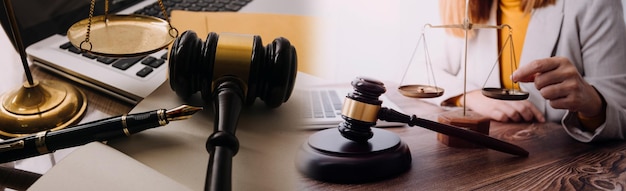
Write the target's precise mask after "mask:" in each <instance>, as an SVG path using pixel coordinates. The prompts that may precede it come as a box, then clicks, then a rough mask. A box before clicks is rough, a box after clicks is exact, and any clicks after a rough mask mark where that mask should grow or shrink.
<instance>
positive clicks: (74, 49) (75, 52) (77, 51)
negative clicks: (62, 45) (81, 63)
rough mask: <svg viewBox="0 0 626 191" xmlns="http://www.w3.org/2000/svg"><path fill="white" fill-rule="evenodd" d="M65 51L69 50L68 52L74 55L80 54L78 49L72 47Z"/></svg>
mask: <svg viewBox="0 0 626 191" xmlns="http://www.w3.org/2000/svg"><path fill="white" fill-rule="evenodd" d="M67 50H69V51H70V52H73V53H74V54H80V52H82V51H81V50H80V49H78V48H76V47H74V46H70V47H69V48H68V49H67Z"/></svg>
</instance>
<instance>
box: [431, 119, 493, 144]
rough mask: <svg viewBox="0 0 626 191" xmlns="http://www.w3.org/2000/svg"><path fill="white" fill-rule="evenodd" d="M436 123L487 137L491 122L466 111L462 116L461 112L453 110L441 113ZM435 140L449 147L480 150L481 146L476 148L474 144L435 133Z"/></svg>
mask: <svg viewBox="0 0 626 191" xmlns="http://www.w3.org/2000/svg"><path fill="white" fill-rule="evenodd" d="M437 121H439V122H440V123H443V124H447V125H452V126H455V127H461V128H467V129H470V130H473V131H476V132H479V133H482V134H485V135H489V124H490V122H491V120H489V118H487V117H484V116H482V115H479V114H477V113H475V112H472V111H466V112H465V115H463V110H455V111H450V112H445V113H442V114H440V115H439V117H438V118H437ZM437 140H439V142H441V143H443V144H445V145H447V146H449V147H456V148H481V146H478V145H476V144H474V143H470V142H468V141H465V140H463V139H460V138H456V137H452V136H448V135H444V134H441V133H437Z"/></svg>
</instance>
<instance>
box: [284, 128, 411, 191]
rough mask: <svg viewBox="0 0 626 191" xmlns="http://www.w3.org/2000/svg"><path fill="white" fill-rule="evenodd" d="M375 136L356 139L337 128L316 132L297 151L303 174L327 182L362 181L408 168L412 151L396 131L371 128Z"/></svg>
mask: <svg viewBox="0 0 626 191" xmlns="http://www.w3.org/2000/svg"><path fill="white" fill-rule="evenodd" d="M372 131H373V133H374V137H372V138H371V139H369V140H368V142H365V143H358V142H354V141H351V140H348V139H346V138H344V137H342V136H341V134H340V133H339V131H338V130H337V129H336V128H333V129H326V130H323V131H320V132H317V133H315V134H313V135H311V137H309V140H308V141H307V143H305V144H304V145H303V146H302V148H301V150H300V151H299V152H298V156H297V160H296V166H297V168H298V170H300V172H302V173H303V174H304V175H306V176H308V177H310V178H313V179H316V180H320V181H326V182H334V183H363V182H372V181H378V180H384V179H387V178H391V177H395V176H397V175H399V174H402V173H404V172H406V171H407V170H409V169H410V168H411V152H410V151H409V147H408V146H407V145H406V144H405V143H404V142H402V141H401V140H400V137H398V135H396V134H394V133H392V132H390V131H387V130H382V129H377V128H372Z"/></svg>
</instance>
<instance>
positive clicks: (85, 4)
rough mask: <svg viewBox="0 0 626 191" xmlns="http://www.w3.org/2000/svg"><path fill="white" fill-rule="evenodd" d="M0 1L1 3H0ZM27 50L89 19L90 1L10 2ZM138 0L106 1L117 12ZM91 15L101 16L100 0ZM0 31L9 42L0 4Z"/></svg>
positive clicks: (4, 13)
mask: <svg viewBox="0 0 626 191" xmlns="http://www.w3.org/2000/svg"><path fill="white" fill-rule="evenodd" d="M3 1H4V0H3ZM10 1H11V4H12V6H13V12H14V13H15V18H16V19H17V22H18V24H19V28H20V29H19V30H20V34H21V36H22V41H23V43H24V46H25V47H27V46H28V45H31V44H33V43H35V42H37V41H39V40H42V39H44V38H46V37H49V36H51V35H53V34H65V33H66V31H67V29H68V28H69V27H70V26H71V25H72V24H74V23H76V22H78V21H80V20H82V19H85V18H87V17H88V16H89V5H90V2H91V1H90V0H10ZM139 1H141V0H109V2H110V7H109V9H110V10H109V11H110V12H117V11H119V10H122V9H124V8H127V7H129V6H131V5H133V4H135V3H137V2H139ZM95 5H96V6H95V9H94V15H101V14H103V13H104V0H96V3H95ZM0 11H1V12H0V22H1V23H2V28H4V30H5V32H6V33H7V35H8V36H9V38H10V39H11V41H13V40H12V39H13V34H12V33H11V31H10V24H9V18H8V17H7V12H6V9H5V6H4V3H0Z"/></svg>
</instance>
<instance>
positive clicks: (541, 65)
mask: <svg viewBox="0 0 626 191" xmlns="http://www.w3.org/2000/svg"><path fill="white" fill-rule="evenodd" d="M511 79H512V80H513V81H514V82H534V83H535V87H536V88H537V89H538V90H539V92H540V93H541V96H542V97H543V98H545V99H547V100H550V106H552V107H553V108H556V109H567V110H569V111H572V112H578V113H579V114H582V115H583V116H585V117H594V116H597V115H599V114H601V112H602V99H601V97H600V96H601V95H599V93H598V92H597V91H596V90H595V88H594V87H593V86H591V85H590V84H589V83H587V81H585V80H584V79H583V78H582V76H581V75H580V73H578V70H577V69H576V67H575V66H574V64H572V63H571V62H570V60H569V59H567V58H564V57H552V58H545V59H539V60H535V61H533V62H530V63H528V64H526V65H523V66H521V67H519V68H518V69H517V70H516V71H515V72H513V75H512V76H511Z"/></svg>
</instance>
